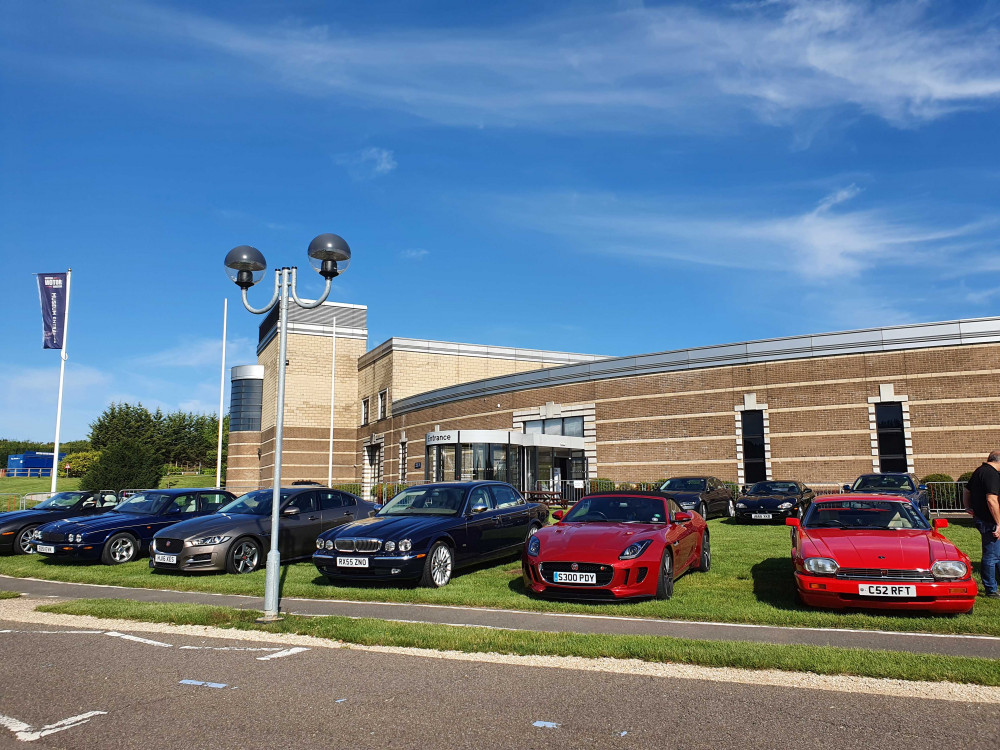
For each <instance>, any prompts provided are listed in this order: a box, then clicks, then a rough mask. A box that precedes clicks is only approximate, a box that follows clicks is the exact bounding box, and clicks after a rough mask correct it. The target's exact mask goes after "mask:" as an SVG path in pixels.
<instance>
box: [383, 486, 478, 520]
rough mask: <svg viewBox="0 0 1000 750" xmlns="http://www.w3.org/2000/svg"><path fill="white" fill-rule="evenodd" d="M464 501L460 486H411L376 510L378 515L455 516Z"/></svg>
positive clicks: (463, 490) (463, 491)
mask: <svg viewBox="0 0 1000 750" xmlns="http://www.w3.org/2000/svg"><path fill="white" fill-rule="evenodd" d="M464 502H465V489H464V488H462V487H413V488H411V489H407V490H403V491H402V492H400V493H399V494H398V495H396V496H395V497H394V498H392V500H390V501H389V502H388V503H386V504H385V507H384V508H382V510H380V511H379V512H378V515H380V516H417V515H427V516H457V515H458V514H459V513H460V512H461V511H462V505H463V504H464Z"/></svg>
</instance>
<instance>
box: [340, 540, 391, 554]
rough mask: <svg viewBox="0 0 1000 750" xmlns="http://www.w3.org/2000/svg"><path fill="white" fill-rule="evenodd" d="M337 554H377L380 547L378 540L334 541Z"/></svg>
mask: <svg viewBox="0 0 1000 750" xmlns="http://www.w3.org/2000/svg"><path fill="white" fill-rule="evenodd" d="M333 546H334V548H335V549H336V550H337V552H378V551H379V548H381V546H382V540H380V539H350V538H347V539H334V540H333Z"/></svg>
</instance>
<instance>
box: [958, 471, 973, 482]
mask: <svg viewBox="0 0 1000 750" xmlns="http://www.w3.org/2000/svg"><path fill="white" fill-rule="evenodd" d="M970 479H972V472H971V471H967V472H965V473H964V474H962V475H961V476H960V477H959V478H958V481H959V482H968V481H969V480H970Z"/></svg>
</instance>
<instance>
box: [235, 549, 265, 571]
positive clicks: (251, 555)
mask: <svg viewBox="0 0 1000 750" xmlns="http://www.w3.org/2000/svg"><path fill="white" fill-rule="evenodd" d="M259 561H260V551H259V550H258V549H257V545H256V544H253V543H252V542H243V543H241V544H240V545H239V546H238V547H237V548H236V549H234V550H233V567H235V568H236V572H237V573H251V572H253V571H254V570H255V569H256V568H257V563H258V562H259Z"/></svg>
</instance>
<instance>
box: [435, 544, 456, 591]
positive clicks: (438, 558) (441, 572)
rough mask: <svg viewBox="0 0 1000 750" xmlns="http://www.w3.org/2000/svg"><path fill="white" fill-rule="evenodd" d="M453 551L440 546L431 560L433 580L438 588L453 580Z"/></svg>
mask: <svg viewBox="0 0 1000 750" xmlns="http://www.w3.org/2000/svg"><path fill="white" fill-rule="evenodd" d="M451 565H452V563H451V550H450V549H448V547H446V546H445V545H443V544H442V545H440V546H439V547H438V548H437V549H436V550H434V557H432V558H431V578H433V579H434V584H435V585H436V586H444V585H445V584H446V583H448V581H450V580H451Z"/></svg>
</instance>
